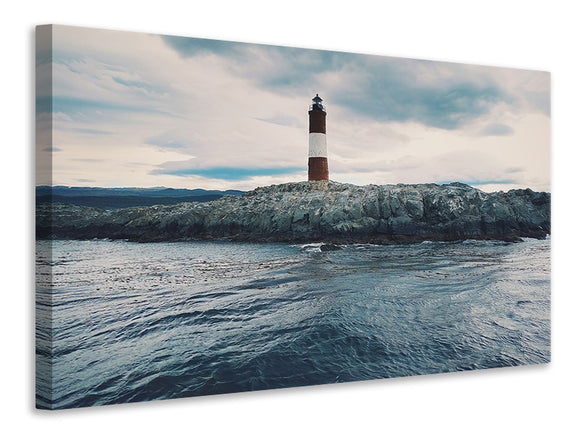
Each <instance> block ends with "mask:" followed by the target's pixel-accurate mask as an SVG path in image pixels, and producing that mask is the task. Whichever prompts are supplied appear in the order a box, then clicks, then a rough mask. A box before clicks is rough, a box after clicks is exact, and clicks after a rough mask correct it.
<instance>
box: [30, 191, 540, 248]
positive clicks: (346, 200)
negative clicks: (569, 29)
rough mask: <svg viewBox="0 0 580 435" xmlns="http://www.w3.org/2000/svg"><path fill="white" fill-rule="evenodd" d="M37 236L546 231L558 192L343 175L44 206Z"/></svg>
mask: <svg viewBox="0 0 580 435" xmlns="http://www.w3.org/2000/svg"><path fill="white" fill-rule="evenodd" d="M36 226H37V237H39V238H47V237H56V238H75V239H91V238H110V239H128V240H134V241H144V242H146V241H164V240H193V239H219V238H226V239H233V240H255V241H296V242H298V241H324V242H328V243H348V242H372V243H391V242H414V241H422V240H462V239H503V240H515V239H517V238H518V237H536V238H542V237H545V236H546V235H547V234H549V233H550V194H549V193H545V192H534V191H532V190H530V189H526V190H510V191H509V192H496V193H485V192H482V191H481V190H478V189H475V188H473V187H471V186H468V185H465V184H461V183H451V184H447V185H442V186H441V185H437V184H413V185H408V184H397V185H384V186H377V185H367V186H355V185H351V184H342V183H336V182H333V181H319V182H301V183H287V184H280V185H273V186H268V187H259V188H257V189H254V190H252V191H250V192H246V193H245V194H243V195H241V196H229V195H228V196H224V197H222V198H219V199H217V200H215V201H212V202H207V203H194V202H188V203H181V204H177V205H170V206H153V207H134V208H125V209H116V210H101V209H97V208H88V207H80V206H74V205H64V204H52V205H51V204H43V205H40V206H39V207H38V208H37V223H36Z"/></svg>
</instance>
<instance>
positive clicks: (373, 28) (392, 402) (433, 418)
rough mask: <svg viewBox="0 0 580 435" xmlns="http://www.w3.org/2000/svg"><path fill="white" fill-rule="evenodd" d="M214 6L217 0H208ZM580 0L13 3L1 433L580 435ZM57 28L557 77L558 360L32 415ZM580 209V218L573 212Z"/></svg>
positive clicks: (6, 118) (5, 30)
mask: <svg viewBox="0 0 580 435" xmlns="http://www.w3.org/2000/svg"><path fill="white" fill-rule="evenodd" d="M206 3H207V4H206ZM573 5H574V3H573V2H565V1H562V2H559V1H553V2H532V1H511V2H507V1H505V0H503V1H495V0H487V1H485V2H466V1H445V0H439V1H435V2H434V1H428V0H426V1H407V2H396V5H391V4H389V3H387V2H383V1H364V0H359V1H357V2H337V1H336V0H335V1H325V0H319V1H312V0H309V1H302V0H292V1H289V2H286V3H279V2H273V1H250V0H248V1H242V2H236V1H233V0H232V1H219V0H214V1H211V2H178V1H171V0H164V1H162V2H161V1H160V2H145V1H139V2H137V1H127V2H121V1H110V0H100V1H98V2H79V1H58V0H53V1H49V2H41V1H29V2H6V3H5V4H3V7H2V9H3V13H2V15H3V20H2V21H3V26H2V29H1V32H2V38H1V39H0V43H1V44H2V50H1V53H2V67H1V70H2V76H1V77H2V80H1V81H0V84H1V89H2V93H1V94H0V95H1V97H2V104H0V111H1V118H0V119H1V122H2V123H1V125H2V131H3V133H4V134H3V137H2V142H1V143H2V150H3V158H2V160H1V161H2V171H1V173H2V184H1V187H2V189H3V190H2V205H3V207H2V213H1V215H2V225H1V226H0V229H1V230H0V231H1V234H2V235H3V237H2V239H1V240H2V242H3V243H2V247H3V249H2V250H1V252H2V254H1V255H2V262H1V263H0V264H1V265H2V275H1V276H2V278H3V280H2V285H1V287H0V291H1V292H2V295H3V298H2V304H1V309H2V316H0V318H1V321H2V338H3V340H2V341H3V342H2V352H1V355H2V357H1V362H2V372H1V373H2V380H3V382H2V383H1V384H0V385H1V387H2V388H1V389H0V401H1V406H0V413H1V415H2V416H3V418H2V427H3V429H2V431H3V433H33V432H32V431H34V433H38V434H46V433H48V434H52V433H58V434H73V433H74V434H76V433H84V434H97V433H99V434H100V433H103V432H105V433H109V434H116V433H122V432H125V433H151V434H159V433H163V434H171V433H178V432H182V431H183V432H188V433H231V432H235V433H281V434H285V433H306V434H308V433H331V432H333V433H350V434H355V433H356V434H359V433H360V434H365V433H375V432H377V433H378V432H390V433H444V434H452V433H470V434H479V433H482V434H483V433H485V434H488V433H572V432H574V431H575V430H578V426H579V423H578V420H577V418H576V414H577V413H578V406H579V402H578V392H577V389H578V387H580V385H579V382H578V379H579V376H578V370H579V367H578V361H579V359H580V358H579V356H580V355H579V352H578V332H579V327H578V322H577V318H578V316H577V314H576V313H577V310H578V304H579V297H578V293H579V288H580V286H579V284H578V279H577V276H576V273H575V272H576V269H577V267H578V266H577V258H578V254H577V247H578V232H577V230H578V224H577V220H578V218H577V216H578V215H577V213H578V212H579V210H578V206H577V204H578V202H577V200H576V196H577V192H578V190H577V188H578V173H577V171H576V164H577V162H578V161H579V153H578V147H579V146H580V143H579V141H578V121H577V118H578V112H579V111H578V99H579V98H580V92H579V85H578V83H579V81H580V71H579V65H580V63H579V61H578V45H577V44H578V41H579V40H580V32H579V30H578V26H577V13H575V11H574V8H573ZM46 23H56V24H69V25H81V26H89V27H100V28H108V29H116V30H131V31H143V32H150V33H165V34H176V35H183V36H195V37H205V38H216V39H227V40H235V41H245V42H257V43H271V44H277V45H290V46H299V47H308V48H321V49H331V50H344V51H356V52H362V53H370V54H383V55H391V56H402V57H415V58H424V59H433V60H445V61H455V62H467V63H477V64H485V65H497V66H506V67H517V68H529V69H541V70H548V71H551V72H552V86H553V87H552V91H553V94H552V103H553V106H552V107H553V111H552V117H553V124H552V128H553V135H552V138H553V143H552V162H553V172H552V181H553V184H552V192H553V206H554V208H553V210H554V215H553V228H554V230H553V238H552V240H553V248H554V250H553V293H552V301H553V309H552V315H553V329H552V337H553V352H552V358H553V362H552V363H551V364H549V365H547V366H537V367H523V368H514V369H498V370H488V371H485V372H471V373H459V374H449V375H435V376H423V377H415V378H407V379H391V380H380V381H373V382H363V383H352V384H343V385H338V386H322V387H309V388H298V389H291V390H277V391H270V392H258V393H245V394H235V395H226V396H214V397H208V398H193V399H182V400H173V401H161V402H155V403H142V404H131V405H120V406H110V407H104V408H93V409H83V410H71V411H60V412H56V413H55V412H53V413H48V412H38V411H35V410H34V407H33V406H34V405H33V404H34V382H33V379H34V365H33V355H34V342H33V338H34V329H33V309H32V307H33V285H34V278H33V238H32V234H33V225H34V223H33V188H32V186H33V180H34V172H33V159H34V155H33V152H32V150H33V147H32V143H33V139H34V124H33V109H34V75H33V60H34V57H33V53H34V38H33V36H34V26H35V25H37V24H46ZM575 213H576V214H575Z"/></svg>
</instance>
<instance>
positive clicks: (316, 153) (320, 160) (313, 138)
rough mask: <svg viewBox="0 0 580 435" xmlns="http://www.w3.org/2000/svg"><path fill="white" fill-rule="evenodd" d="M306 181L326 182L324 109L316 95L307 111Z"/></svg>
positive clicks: (320, 99) (326, 161) (326, 162)
mask: <svg viewBox="0 0 580 435" xmlns="http://www.w3.org/2000/svg"><path fill="white" fill-rule="evenodd" d="M308 118H309V128H308V181H322V180H328V159H327V155H326V109H325V108H324V106H323V105H322V98H320V97H319V96H318V94H316V97H314V98H313V99H312V105H311V106H310V107H309V109H308Z"/></svg>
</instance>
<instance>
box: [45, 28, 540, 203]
mask: <svg viewBox="0 0 580 435" xmlns="http://www.w3.org/2000/svg"><path fill="white" fill-rule="evenodd" d="M50 70H51V71H52V80H50V77H49V76H48V75H47V74H46V72H47V71H50ZM45 77H49V78H45ZM37 78H39V81H38V83H37V102H36V112H37V113H36V116H37V161H39V162H46V161H48V159H50V157H52V170H51V177H52V179H51V183H52V184H53V185H67V186H99V187H156V186H166V187H174V188H190V189H194V188H203V189H221V190H225V189H240V190H249V189H253V188H255V187H258V186H263V185H271V184H278V183H286V182H294V181H304V180H306V179H307V161H308V106H309V104H311V99H312V97H313V96H314V95H315V94H316V93H318V94H319V95H320V96H321V97H322V98H323V99H324V102H323V104H325V105H326V108H327V143H328V160H329V162H328V165H329V171H330V179H331V180H334V181H338V182H344V183H353V184H359V185H365V184H397V183H449V182H454V181H458V182H463V183H466V184H470V185H472V186H474V187H477V188H479V189H481V190H484V191H488V192H489V191H498V190H504V191H506V190H509V189H512V188H531V189H533V190H537V191H550V74H549V73H548V72H544V71H529V70H520V69H510V68H499V67H489V66H476V65H467V64H460V63H448V62H435V61H428V60H414V59H404V58H394V57H384V56H376V55H364V54H353V53H343V52H334V51H320V50H311V49H302V48H292V47H279V46H269V45H258V44H247V43H239V42H226V41H217V40H208V39H197V38H186V37H176V36H162V35H152V34H144V33H133V32H119V31H109V30H97V29H87V28H78V27H68V26H53V35H52V52H51V50H50V43H48V42H47V41H40V42H38V43H37ZM51 88H52V93H51ZM51 103H52V105H51ZM51 106H52V112H51ZM51 140H52V143H51ZM43 171H44V173H43ZM49 171H50V168H49V167H48V166H46V167H44V168H40V169H39V173H38V174H37V183H38V184H43V183H42V181H46V180H48V179H49V174H48V172H49Z"/></svg>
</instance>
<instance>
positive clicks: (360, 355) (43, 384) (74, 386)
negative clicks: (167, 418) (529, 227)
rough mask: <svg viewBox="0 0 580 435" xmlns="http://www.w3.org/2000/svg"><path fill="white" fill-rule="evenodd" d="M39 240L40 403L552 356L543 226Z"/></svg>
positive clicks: (77, 403) (137, 397)
mask: <svg viewBox="0 0 580 435" xmlns="http://www.w3.org/2000/svg"><path fill="white" fill-rule="evenodd" d="M38 244H39V245H38V252H39V253H40V254H41V255H39V258H38V260H37V263H38V266H39V268H38V270H39V271H42V270H43V266H46V265H47V264H50V265H51V266H52V267H51V270H52V275H53V276H52V279H53V289H52V302H51V301H50V297H49V296H50V292H49V286H48V285H42V284H41V286H40V288H39V290H38V292H39V294H38V301H37V310H38V311H37V313H40V317H42V315H43V314H42V313H45V314H46V313H47V312H48V311H47V310H48V309H49V308H50V307H52V310H53V313H52V322H53V330H52V336H53V349H52V356H53V363H52V365H50V364H47V363H46V358H45V357H46V356H47V355H50V348H49V345H48V343H49V341H48V337H49V334H50V331H49V330H48V329H43V328H38V330H37V332H38V337H39V340H38V344H37V355H39V360H40V362H41V364H40V370H39V378H40V379H39V381H38V393H37V403H38V406H40V407H49V408H70V407H81V406H93V405H104V404H112V403H126V402H135V401H142V400H155V399H166V398H176V397H187V396H198V395H206V394H216V393H227V392H236V391H247V390H260V389H267V388H280V387H292V386H300V385H312V384H322V383H333V382H347V381H357V380H366V379H377V378H389V377H396V376H408V375H418V374H428V373H440V372H450V371H459V370H470V369H482V368H490V367H504V366H514V365H521V364H534V363H545V362H548V361H549V360H550V241H549V240H531V239H530V240H525V241H524V242H522V243H515V244H506V243H503V242H489V241H487V242H485V241H466V242H458V243H429V242H425V243H422V244H417V245H396V246H373V245H354V246H353V245H351V246H345V247H344V249H342V250H339V251H331V252H320V249H319V245H316V244H314V245H287V244H252V243H231V242H179V243H155V244H138V243H129V242H125V241H97V240H93V241H41V242H38ZM51 244H52V258H50V257H44V258H43V257H42V252H44V251H46V250H47V248H49V247H50V245H51ZM39 281H40V282H42V279H40V280H39ZM42 361H44V364H43V363H42ZM50 370H52V394H51V392H50V390H51V385H50V382H49V381H48V380H47V379H46V378H48V377H49V376H48V374H49V373H50Z"/></svg>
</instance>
